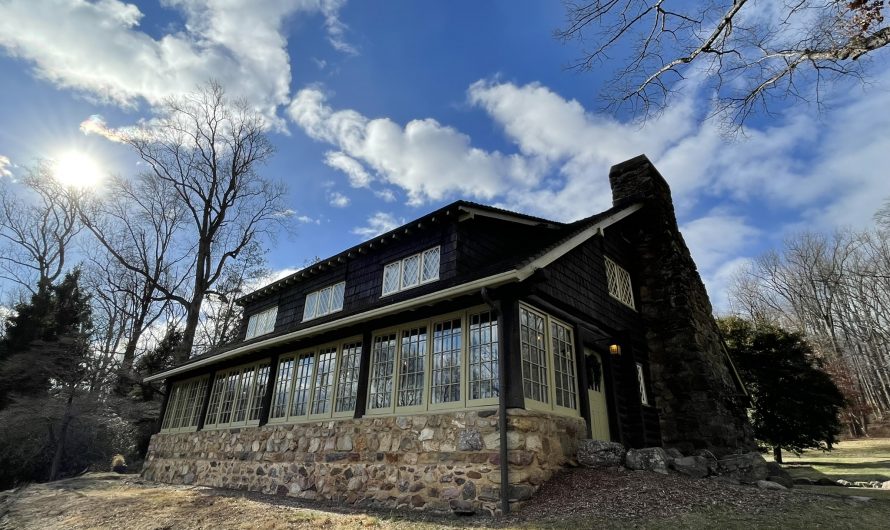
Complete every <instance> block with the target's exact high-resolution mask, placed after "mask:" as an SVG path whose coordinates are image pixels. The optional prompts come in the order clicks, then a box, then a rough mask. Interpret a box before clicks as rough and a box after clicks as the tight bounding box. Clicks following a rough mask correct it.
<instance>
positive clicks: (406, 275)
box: [383, 247, 440, 296]
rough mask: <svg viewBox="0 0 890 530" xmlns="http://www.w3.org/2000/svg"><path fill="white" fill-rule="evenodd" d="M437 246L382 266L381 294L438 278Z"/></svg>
mask: <svg viewBox="0 0 890 530" xmlns="http://www.w3.org/2000/svg"><path fill="white" fill-rule="evenodd" d="M439 254H440V252H439V247H433V248H431V249H429V250H424V251H423V252H420V253H418V254H414V255H412V256H408V257H407V258H403V259H401V260H399V261H395V262H393V263H390V264H388V265H386V267H384V268H383V296H386V295H389V294H393V293H397V292H399V291H404V290H406V289H411V288H414V287H417V286H418V285H423V284H425V283H429V282H434V281H436V280H438V279H439Z"/></svg>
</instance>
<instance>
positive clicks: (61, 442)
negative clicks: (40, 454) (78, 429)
mask: <svg viewBox="0 0 890 530" xmlns="http://www.w3.org/2000/svg"><path fill="white" fill-rule="evenodd" d="M75 392H76V390H75V389H74V388H73V387H72V388H71V393H69V394H68V402H67V403H66V404H65V414H63V415H62V425H61V426H60V427H59V439H58V441H57V443H56V453H55V454H54V455H53V463H52V466H50V468H49V480H50V481H53V480H56V478H57V477H58V474H59V467H60V466H61V465H62V456H63V455H64V454H65V441H66V439H67V437H68V425H70V424H71V408H72V407H71V404H72V403H73V402H74V393H75Z"/></svg>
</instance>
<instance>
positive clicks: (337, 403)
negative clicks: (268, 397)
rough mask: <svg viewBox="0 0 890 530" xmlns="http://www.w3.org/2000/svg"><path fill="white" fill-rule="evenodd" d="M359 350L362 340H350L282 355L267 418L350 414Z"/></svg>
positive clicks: (272, 420) (276, 420) (273, 420)
mask: <svg viewBox="0 0 890 530" xmlns="http://www.w3.org/2000/svg"><path fill="white" fill-rule="evenodd" d="M361 351H362V344H361V342H359V341H356V340H350V341H346V342H343V343H340V344H328V345H325V346H320V347H317V348H314V349H312V350H308V351H303V352H298V353H294V354H290V355H285V356H282V357H281V358H280V359H279V361H278V373H277V377H276V379H275V389H274V390H273V392H272V408H271V410H270V412H269V422H270V423H283V422H295V421H301V420H311V419H323V418H336V417H347V416H348V417H352V416H353V414H354V412H355V402H356V395H357V394H358V378H359V361H360V359H361Z"/></svg>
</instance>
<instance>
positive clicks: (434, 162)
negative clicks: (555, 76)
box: [289, 88, 537, 205]
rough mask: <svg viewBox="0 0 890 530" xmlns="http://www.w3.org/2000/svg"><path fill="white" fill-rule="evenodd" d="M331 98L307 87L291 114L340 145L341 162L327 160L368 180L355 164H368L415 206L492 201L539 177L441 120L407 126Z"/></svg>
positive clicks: (521, 161)
mask: <svg viewBox="0 0 890 530" xmlns="http://www.w3.org/2000/svg"><path fill="white" fill-rule="evenodd" d="M326 99H327V98H326V96H325V95H324V93H322V92H321V91H320V90H318V89H316V88H307V89H303V90H301V91H300V92H298V93H297V95H296V97H295V98H294V99H293V101H292V102H291V104H290V107H289V114H290V117H291V118H292V119H293V120H294V122H295V123H296V124H297V125H299V126H300V127H301V128H303V130H304V131H305V132H306V133H307V134H308V135H309V136H310V137H312V138H314V139H316V140H320V141H324V142H327V143H329V144H332V145H335V146H337V147H338V148H339V149H340V152H341V154H336V155H335V156H336V159H335V160H336V161H334V162H332V160H331V159H330V157H329V158H328V159H327V162H328V164H329V165H334V164H337V165H336V166H335V167H337V168H338V169H341V170H343V171H346V172H347V174H348V175H350V179H351V180H353V181H354V182H355V183H364V182H367V181H368V180H367V178H366V177H365V176H364V175H362V174H361V172H360V171H358V169H357V168H356V166H355V164H353V162H360V163H361V164H365V165H367V166H369V167H370V168H372V169H373V170H374V171H375V172H376V173H377V174H378V175H379V178H380V179H381V180H383V181H384V182H386V183H388V184H392V185H395V186H398V187H400V188H402V189H404V190H405V192H406V193H407V194H408V202H409V204H413V205H420V204H423V203H425V202H428V201H436V200H443V199H446V198H448V197H451V196H455V195H462V196H469V197H473V198H476V199H484V200H491V199H493V198H494V197H496V196H497V195H499V194H502V193H504V192H506V191H507V189H508V188H509V186H510V184H511V183H513V182H518V181H524V180H528V179H529V178H534V177H535V176H536V175H537V170H536V168H535V165H534V164H533V163H530V161H529V160H527V159H526V158H525V157H523V156H521V155H518V154H517V155H502V154H501V153H498V152H496V151H495V152H488V151H484V150H482V149H478V148H474V147H473V146H472V145H471V141H470V137H469V136H467V135H465V134H463V133H461V132H459V131H457V130H456V129H454V128H452V127H448V126H446V125H442V124H440V123H439V122H437V121H436V120H433V119H423V120H412V121H410V122H408V123H407V124H405V126H404V127H403V126H401V125H398V124H397V123H395V122H393V121H392V120H390V119H388V118H380V119H370V118H367V117H365V116H363V115H362V114H360V113H358V112H356V111H354V110H334V109H332V108H331V107H329V106H328V105H327V101H326ZM344 155H345V156H344ZM345 157H348V159H347V158H345ZM365 173H367V171H365Z"/></svg>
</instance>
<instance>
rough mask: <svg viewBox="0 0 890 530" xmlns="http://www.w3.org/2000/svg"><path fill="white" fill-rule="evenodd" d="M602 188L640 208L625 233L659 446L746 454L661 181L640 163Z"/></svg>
mask: <svg viewBox="0 0 890 530" xmlns="http://www.w3.org/2000/svg"><path fill="white" fill-rule="evenodd" d="M609 181H610V184H611V186H612V197H613V200H614V202H615V204H616V205H617V204H631V203H633V202H643V203H644V208H643V210H641V211H640V212H639V213H638V214H636V215H635V216H633V217H632V218H630V219H629V220H628V222H627V223H626V225H625V226H626V228H625V230H626V231H627V233H628V235H629V238H630V240H631V242H632V244H633V245H634V247H635V251H636V254H637V259H638V271H639V274H638V278H636V279H635V281H636V283H637V285H638V286H639V293H640V308H639V309H640V313H641V315H642V317H643V321H644V324H645V326H646V343H647V347H648V349H649V364H650V374H651V379H652V381H651V382H652V388H653V391H654V392H653V393H654V394H655V402H656V405H657V407H658V412H659V418H660V422H661V436H662V440H663V443H664V445H665V446H666V447H675V448H677V449H679V450H680V451H683V452H685V453H690V452H694V451H696V450H702V449H706V450H709V451H711V452H713V453H715V454H717V455H722V454H727V453H733V452H746V451H750V450H751V449H753V447H754V446H753V437H752V431H751V427H750V424H749V423H748V421H747V416H746V413H745V398H744V394H743V393H742V391H741V389H740V388H739V386H738V384H737V380H736V378H735V374H734V373H733V369H732V366H731V365H730V363H729V361H728V358H727V356H726V354H725V351H724V350H723V346H722V342H721V339H720V335H719V332H718V329H717V324H716V322H715V321H714V317H713V311H712V308H711V302H710V300H709V299H708V293H707V291H706V290H705V286H704V284H703V283H702V280H701V277H700V276H699V274H698V270H697V268H696V266H695V262H694V261H693V260H692V256H691V254H690V253H689V249H688V248H687V247H686V243H685V242H684V241H683V236H682V235H681V234H680V229H679V228H678V226H677V219H676V216H675V213H674V207H673V202H672V199H671V191H670V188H669V187H668V184H667V182H666V181H665V180H664V178H663V177H662V176H661V175H660V174H659V173H658V171H657V170H656V169H655V167H653V165H652V163H651V162H650V161H649V159H647V158H646V157H645V156H639V157H636V158H634V159H631V160H628V161H626V162H623V163H621V164H618V165H616V166H614V167H613V168H612V170H611V171H610V173H609Z"/></svg>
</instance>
